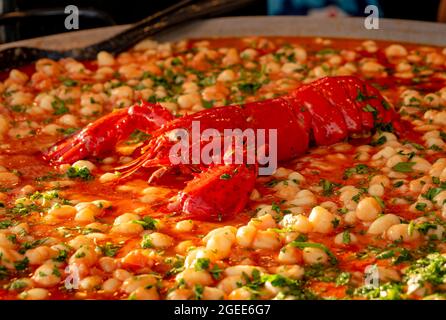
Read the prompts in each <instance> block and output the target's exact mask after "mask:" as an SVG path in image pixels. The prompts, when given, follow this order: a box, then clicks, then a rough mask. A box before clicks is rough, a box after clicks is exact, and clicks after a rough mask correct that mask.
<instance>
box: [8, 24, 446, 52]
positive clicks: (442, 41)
mask: <svg viewBox="0 0 446 320" xmlns="http://www.w3.org/2000/svg"><path fill="white" fill-rule="evenodd" d="M364 20H365V18H325V19H322V18H311V17H294V16H274V17H229V18H215V19H209V20H203V21H197V22H193V23H188V24H184V25H181V26H179V27H177V28H175V29H173V30H168V31H165V32H163V33H160V34H159V35H158V36H156V37H155V38H156V39H157V40H160V41H174V40H180V39H184V38H198V37H229V36H251V35H264V36H320V37H338V38H356V39H358V38H359V39H374V40H393V41H400V42H413V43H418V44H426V45H438V46H446V24H440V23H430V22H420V21H409V20H394V19H380V20H379V29H377V30H375V29H372V30H368V29H366V27H365V26H364ZM127 27H128V26H114V27H108V28H98V29H91V30H84V31H77V32H69V33H64V34H58V35H53V36H47V37H41V38H35V39H30V40H24V41H18V42H12V43H8V44H4V45H0V50H1V49H3V48H7V47H15V46H33V47H39V48H46V49H70V48H74V47H81V46H85V45H88V44H91V43H93V42H96V41H99V40H102V39H105V38H107V37H109V36H111V35H113V34H115V33H117V32H119V31H122V30H123V29H125V28H127Z"/></svg>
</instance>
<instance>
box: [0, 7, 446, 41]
mask: <svg viewBox="0 0 446 320" xmlns="http://www.w3.org/2000/svg"><path fill="white" fill-rule="evenodd" d="M175 2H176V0H125V1H124V0H120V1H118V0H89V1H85V0H38V1H36V0H0V43H5V42H11V41H17V40H22V39H27V38H33V37H38V36H44V35H49V34H55V33H61V32H67V31H68V30H66V29H65V27H64V21H65V18H66V17H67V14H66V13H65V12H64V10H65V7H66V6H68V5H75V6H77V7H78V8H79V29H81V30H85V29H89V28H97V27H104V26H112V25H117V24H127V23H132V22H136V21H138V20H140V19H142V18H144V17H146V16H149V15H150V14H152V13H154V12H156V11H158V10H160V9H162V8H164V7H167V6H169V5H172V4H173V3H175ZM370 4H372V5H376V6H377V7H378V8H379V13H380V16H381V17H385V18H396V19H411V20H423V21H438V22H446V0H423V1H407V0H406V1H403V0H257V1H253V2H252V4H250V5H248V6H247V7H245V8H243V9H240V10H237V11H234V12H230V13H228V14H225V16H240V15H248V16H249V15H308V16H319V17H343V16H359V17H363V16H365V15H366V14H364V8H365V7H366V6H367V5H370Z"/></svg>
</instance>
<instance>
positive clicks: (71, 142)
mask: <svg viewBox="0 0 446 320" xmlns="http://www.w3.org/2000/svg"><path fill="white" fill-rule="evenodd" d="M193 121H199V122H200V130H201V132H202V131H203V130H205V129H208V128H214V129H216V130H218V131H219V132H223V130H224V129H235V128H239V129H241V130H245V129H247V128H252V129H266V130H268V129H277V145H278V146H277V148H278V150H277V160H279V161H284V160H288V159H291V158H293V157H296V156H299V155H302V154H304V153H305V152H306V151H307V150H308V148H309V146H310V143H314V144H315V145H330V144H333V143H336V142H340V141H342V140H344V139H345V138H347V137H348V136H349V135H351V134H354V133H362V132H367V131H370V130H372V129H374V128H376V127H377V126H388V125H389V124H392V125H393V126H394V128H395V129H397V130H398V128H399V124H400V123H399V121H398V115H397V113H396V112H395V111H394V110H393V109H392V108H391V107H390V105H389V104H388V103H387V102H386V100H385V99H384V98H383V96H382V95H381V94H380V93H379V91H378V90H377V89H376V88H374V87H372V86H371V85H369V84H367V83H366V82H364V81H362V80H360V79H358V78H356V77H352V76H340V77H325V78H322V79H320V80H317V81H314V82H312V83H310V84H307V85H304V86H301V87H299V88H297V89H296V90H294V91H293V92H291V93H290V94H288V95H285V96H282V97H279V98H276V99H270V100H264V101H259V102H252V103H247V104H244V105H231V106H227V107H218V108H213V109H208V110H203V111H200V112H197V113H194V114H191V115H186V116H183V117H181V118H175V119H174V117H173V116H172V114H171V113H170V112H169V111H167V110H166V109H164V108H163V107H162V106H161V105H159V104H151V103H145V102H143V103H141V104H140V105H134V106H132V107H129V108H126V109H122V110H118V111H116V112H112V113H111V114H109V115H106V116H104V117H102V118H100V119H98V120H97V121H95V122H93V123H91V124H89V125H88V126H86V127H85V128H84V129H83V130H82V131H80V132H79V133H77V134H74V135H73V136H70V137H68V138H66V139H64V140H62V141H60V142H58V143H57V144H56V145H55V146H54V147H52V148H51V149H50V150H48V151H47V152H46V153H45V154H44V159H46V160H48V161H50V162H51V163H52V164H62V163H73V162H74V161H77V160H79V159H83V158H86V157H91V156H93V157H98V156H103V155H104V154H106V153H107V152H112V151H113V150H114V148H115V146H116V145H117V143H118V142H120V141H122V140H124V139H126V138H127V137H128V136H129V135H130V134H131V133H132V132H133V131H134V130H135V129H139V130H141V131H143V132H146V133H148V134H150V135H151V138H150V140H149V141H148V143H147V144H146V145H145V146H143V147H142V148H141V149H140V151H139V152H140V154H139V156H138V157H137V158H136V159H135V160H134V161H132V162H131V163H129V164H126V165H125V166H122V167H120V168H117V170H120V171H121V172H122V173H123V177H126V176H129V175H131V174H132V173H134V172H136V171H137V170H138V169H140V168H152V169H153V168H157V167H158V168H159V167H161V168H163V169H162V170H167V169H169V168H172V167H174V166H173V165H172V164H171V162H170V161H169V157H168V150H170V148H171V147H172V145H173V143H174V142H173V141H172V140H171V139H169V134H171V133H172V132H173V131H175V130H178V129H180V128H181V129H186V130H191V126H192V123H193ZM190 167H191V168H192V167H193V169H194V170H195V171H197V168H198V170H199V172H198V173H195V174H194V175H195V177H194V178H193V179H191V180H190V181H189V182H188V183H187V184H186V186H185V188H184V189H183V190H182V191H181V192H180V193H179V196H178V201H177V206H176V210H177V211H179V212H180V213H181V214H182V215H183V216H184V217H189V218H195V219H199V220H215V219H222V218H227V217H230V216H233V215H235V214H236V213H238V212H240V211H241V210H243V209H244V207H245V205H246V203H247V201H248V199H249V194H250V193H251V191H252V190H253V188H254V184H255V179H256V177H257V165H247V164H221V165H204V164H201V165H199V166H192V165H191V166H190ZM155 173H156V174H159V173H160V171H159V169H158V170H157V171H155ZM155 173H154V174H155ZM222 177H225V178H224V179H223V178H222ZM149 181H150V180H149Z"/></svg>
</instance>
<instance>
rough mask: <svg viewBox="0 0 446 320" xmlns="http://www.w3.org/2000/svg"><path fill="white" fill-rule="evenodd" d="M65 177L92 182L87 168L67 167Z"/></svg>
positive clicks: (91, 176)
mask: <svg viewBox="0 0 446 320" xmlns="http://www.w3.org/2000/svg"><path fill="white" fill-rule="evenodd" d="M67 176H68V178H71V179H77V178H78V179H82V180H86V181H87V180H92V179H93V175H92V174H91V173H90V170H88V168H87V167H81V168H78V167H69V168H68V170H67Z"/></svg>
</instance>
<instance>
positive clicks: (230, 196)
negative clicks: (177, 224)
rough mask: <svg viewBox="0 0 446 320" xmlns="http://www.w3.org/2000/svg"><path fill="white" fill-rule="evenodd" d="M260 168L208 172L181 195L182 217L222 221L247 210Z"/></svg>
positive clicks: (233, 166) (224, 168)
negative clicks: (245, 208)
mask: <svg viewBox="0 0 446 320" xmlns="http://www.w3.org/2000/svg"><path fill="white" fill-rule="evenodd" d="M256 176H257V165H248V164H239V165H237V164H228V165H215V166H211V167H208V168H206V169H205V170H204V171H202V172H201V173H199V174H198V175H197V176H196V177H195V178H194V179H192V180H191V181H189V183H187V185H186V187H185V188H184V189H183V191H182V192H180V195H179V210H181V211H182V217H184V218H192V219H196V220H207V221H209V220H214V221H221V220H224V219H228V218H231V217H233V216H234V215H235V214H236V213H238V212H240V211H242V210H243V208H244V207H245V205H246V203H247V201H248V199H249V195H250V193H251V191H252V190H253V189H254V185H255V181H256Z"/></svg>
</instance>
